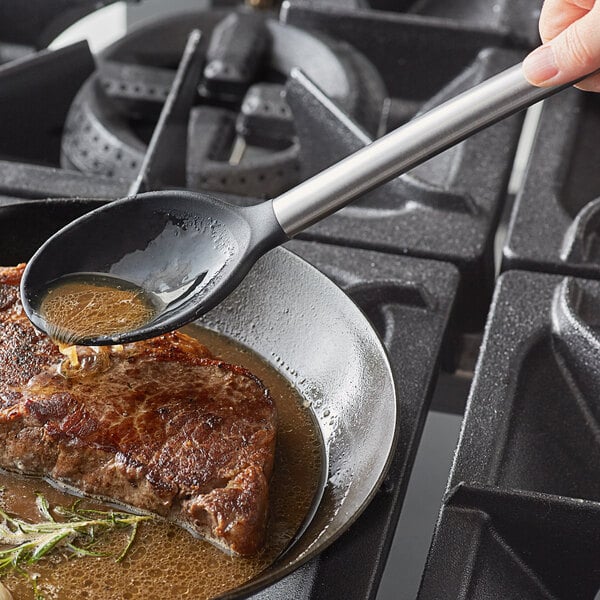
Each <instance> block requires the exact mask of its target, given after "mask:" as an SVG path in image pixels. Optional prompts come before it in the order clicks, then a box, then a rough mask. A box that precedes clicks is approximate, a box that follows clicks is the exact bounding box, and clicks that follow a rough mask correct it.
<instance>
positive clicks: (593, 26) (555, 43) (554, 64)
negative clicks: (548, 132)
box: [523, 3, 600, 89]
mask: <svg viewBox="0 0 600 600" xmlns="http://www.w3.org/2000/svg"><path fill="white" fill-rule="evenodd" d="M599 68H600V3H596V4H595V6H594V7H593V8H592V10H590V11H589V12H588V13H587V14H586V15H584V16H583V17H581V18H580V19H578V20H577V21H575V22H573V23H572V24H571V25H569V26H568V27H567V28H566V29H565V30H564V31H562V32H561V33H559V34H558V35H557V36H556V37H555V38H554V39H552V40H550V41H549V42H547V43H545V44H544V45H543V46H540V47H539V48H536V49H535V50H534V51H533V52H532V53H531V54H530V55H529V56H527V57H526V58H525V60H524V61H523V73H524V75H525V77H526V78H527V79H528V80H529V82H530V83H532V84H534V85H541V86H551V85H561V84H563V83H568V82H569V81H573V80H575V79H578V78H580V77H583V76H584V75H586V74H588V73H593V72H594V71H596V70H597V69H599ZM596 79H598V77H595V78H590V80H589V81H587V80H586V82H584V84H585V83H587V84H588V87H589V89H596V88H595V84H596ZM590 86H591V87H590ZM580 87H584V88H585V87H586V86H585V85H583V86H580ZM598 89H600V88H598Z"/></svg>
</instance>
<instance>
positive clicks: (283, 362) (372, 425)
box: [0, 200, 399, 598]
mask: <svg viewBox="0 0 600 600" xmlns="http://www.w3.org/2000/svg"><path fill="white" fill-rule="evenodd" d="M101 204H102V202H101V201H97V200H47V201H31V202H26V203H21V204H16V205H11V206H4V207H0V264H2V265H4V266H9V265H14V264H17V263H19V262H24V261H27V260H28V259H29V258H30V257H31V255H32V254H33V253H34V252H35V250H36V249H37V248H38V247H39V245H40V244H41V243H42V242H44V241H45V239H47V238H48V237H49V236H50V235H52V234H53V233H54V232H55V231H57V230H58V229H59V228H61V227H63V226H64V225H66V224H67V223H69V222H70V221H72V220H73V219H75V218H77V217H79V216H80V215H82V214H84V213H85V212H87V211H89V210H91V209H93V208H97V207H98V206H100V205H101ZM198 322H199V323H200V324H202V325H203V326H205V327H208V328H209V329H213V330H215V331H218V332H220V333H223V334H225V335H227V336H228V337H230V338H233V339H235V340H237V341H239V342H241V343H242V344H244V345H245V346H247V347H249V348H251V349H252V350H254V351H255V352H257V353H258V354H259V355H260V356H262V357H263V358H264V359H265V360H266V361H267V362H269V363H270V364H271V365H272V366H273V367H275V368H276V369H277V370H278V371H279V372H281V373H282V374H283V375H284V376H285V377H286V378H287V379H288V380H289V381H291V382H292V383H293V385H294V386H295V387H296V388H297V389H298V391H299V392H300V393H301V395H302V396H303V397H304V398H305V399H306V400H307V401H308V403H309V405H310V408H311V410H312V412H313V414H314V416H315V418H316V421H317V423H318V425H319V428H320V431H321V435H322V438H323V442H324V455H325V461H324V462H325V466H326V472H324V477H323V485H322V489H321V490H320V492H321V494H322V500H321V501H320V502H319V503H318V505H317V506H315V511H314V514H313V515H311V516H312V518H311V519H310V521H309V522H308V523H307V524H306V526H305V529H304V531H303V532H302V533H301V535H300V536H299V537H298V539H297V540H296V541H295V543H293V544H292V545H291V546H290V548H289V549H288V550H287V551H286V552H285V553H284V554H283V555H282V556H280V558H279V559H278V560H277V561H276V562H275V563H274V564H273V565H272V566H270V567H269V568H268V569H266V570H265V571H263V573H261V574H260V575H258V576H257V577H256V578H255V579H254V580H252V581H251V582H249V583H248V584H246V585H244V586H241V587H238V588H236V589H235V590H233V591H231V592H228V593H227V594H225V596H224V597H225V598H241V597H245V596H247V595H248V594H251V593H253V592H256V591H258V590H260V589H262V588H264V587H266V586H268V585H270V584H272V583H274V582H275V581H277V580H278V579H280V578H281V577H283V576H284V575H286V574H288V573H290V572H291V571H292V570H294V569H296V568H297V567H299V566H300V565H301V564H303V563H304V562H306V561H307V560H308V559H310V558H311V557H313V556H315V555H316V554H317V553H319V552H321V551H322V550H324V549H325V548H326V547H327V546H328V545H329V544H331V543H332V542H333V541H334V540H335V539H336V538H338V537H339V536H340V535H341V534H342V532H343V531H345V530H346V529H347V528H348V527H349V526H350V524H351V523H353V522H354V520H355V519H356V518H357V517H358V515H359V514H360V513H361V512H362V510H363V509H364V508H365V507H366V505H367V504H368V502H369V501H370V499H371V498H372V496H373V495H374V494H375V492H376V491H377V489H378V487H379V484H380V483H381V481H382V478H383V475H384V473H385V470H386V468H387V465H388V462H389V460H390V457H391V455H392V452H393V449H394V446H395V435H396V430H397V426H396V424H397V419H398V416H399V415H398V410H397V402H396V395H395V389H394V383H393V380H392V374H391V370H390V367H389V364H388V361H387V358H386V354H385V350H384V349H383V347H382V345H381V342H380V341H379V338H378V337H377V334H376V333H375V332H374V330H373V329H372V327H371V326H370V324H369V323H368V321H367V320H366V318H365V317H364V315H363V314H362V313H361V312H360V310H359V309H358V308H357V307H356V306H355V305H354V304H353V303H352V301H351V300H350V299H349V298H348V297H347V296H346V295H345V294H344V293H343V292H342V291H341V290H340V289H339V288H338V287H336V286H335V285H334V284H333V283H332V282H331V281H330V280H329V279H327V277H325V276H324V275H323V274H322V273H320V272H319V271H317V270H316V269H315V268H313V267H312V266H310V265H309V264H308V263H306V262H305V261H303V260H302V259H300V258H298V257H297V256H295V255H294V254H292V253H291V252H288V251H287V250H285V249H282V248H277V249H275V250H273V251H272V252H269V253H268V254H267V255H266V256H264V257H263V258H261V259H260V260H259V261H258V262H257V263H256V265H255V266H254V268H253V269H252V270H251V271H250V273H249V274H248V276H247V277H246V279H245V280H244V281H243V283H242V284H241V285H240V286H239V287H238V288H237V289H236V290H235V291H234V292H233V293H232V294H231V295H230V296H229V297H228V298H227V299H226V300H224V301H223V302H222V303H221V304H219V305H218V306H217V307H216V308H214V309H213V310H211V311H210V312H209V313H207V314H206V315H205V316H204V317H203V318H202V319H201V320H200V321H198Z"/></svg>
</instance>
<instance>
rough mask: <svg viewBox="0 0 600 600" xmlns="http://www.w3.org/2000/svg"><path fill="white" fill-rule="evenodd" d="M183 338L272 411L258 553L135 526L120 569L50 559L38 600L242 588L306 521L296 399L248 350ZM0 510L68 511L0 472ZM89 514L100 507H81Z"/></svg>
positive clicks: (310, 480)
mask: <svg viewBox="0 0 600 600" xmlns="http://www.w3.org/2000/svg"><path fill="white" fill-rule="evenodd" d="M185 331H186V333H188V334H191V335H193V336H194V337H196V338H197V339H199V340H200V341H201V342H202V343H203V344H205V345H206V346H207V347H208V348H209V349H210V350H211V351H212V352H213V353H214V354H215V355H216V356H219V357H221V358H223V359H225V360H226V361H228V362H231V363H237V364H241V365H243V366H245V367H246V368H248V369H249V370H250V371H252V372H253V373H254V374H255V375H256V376H257V377H259V378H261V379H262V380H263V382H264V383H265V385H266V386H267V387H268V388H269V390H270V392H271V395H272V397H273V399H274V401H275V403H276V405H277V413H278V437H277V449H276V456H275V467H274V470H273V476H272V479H271V484H270V505H269V510H270V517H269V526H268V533H267V543H266V546H265V549H264V551H263V552H262V553H261V554H260V555H258V556H256V557H253V558H237V557H231V556H229V555H227V554H225V553H223V552H222V551H220V550H218V549H217V548H215V547H214V546H212V545H211V544H209V543H208V542H204V541H202V540H198V539H197V538H194V537H192V535H191V534H190V533H188V532H187V531H185V530H183V529H181V528H180V527H178V526H176V525H173V524H170V523H167V522H165V521H160V520H156V521H152V522H149V523H142V524H141V526H140V528H139V530H138V536H137V538H136V542H135V544H134V546H133V547H132V549H131V551H130V553H129V554H128V555H127V557H126V558H125V560H124V562H123V563H118V564H117V563H115V562H114V560H113V559H111V558H91V557H86V558H81V559H72V560H69V561H67V560H65V559H64V558H62V557H61V556H53V557H52V558H51V559H49V560H46V561H42V562H41V563H39V564H37V565H35V568H34V569H33V570H34V572H35V573H37V574H39V588H40V591H41V592H42V593H43V594H44V597H45V598H52V599H53V600H54V599H56V600H63V599H65V600H66V599H69V600H72V599H73V598H90V599H91V598H93V599H94V600H119V599H121V600H137V599H140V600H141V599H147V598H161V599H164V600H169V599H180V598H181V599H186V598H188V599H193V600H203V599H204V600H206V599H209V598H214V597H215V596H218V595H219V594H222V593H224V592H226V591H227V590H231V589H233V588H235V587H237V586H239V585H242V584H243V583H245V582H247V581H249V580H250V579H252V578H253V577H255V576H256V575H258V574H259V573H260V572H261V571H263V570H264V569H266V568H267V567H268V566H269V565H270V564H271V563H272V562H273V561H274V560H275V559H276V558H277V556H278V555H279V554H280V553H281V551H282V550H284V549H285V548H286V546H287V545H288V544H289V542H290V540H292V539H293V538H294V535H295V534H296V532H297V531H298V529H299V528H300V527H301V525H302V524H303V522H304V520H305V518H306V516H307V514H308V513H309V511H310V509H311V506H312V503H313V498H314V497H315V492H316V491H317V489H318V485H319V481H320V476H321V464H322V463H321V452H322V447H321V443H322V442H321V438H320V434H319V433H318V430H317V428H316V426H315V423H314V421H313V418H312V416H311V413H310V412H309V411H308V410H307V409H306V408H304V407H303V406H302V398H301V397H300V396H299V394H298V393H297V392H296V391H295V390H294V389H293V388H292V387H291V385H290V384H289V383H288V382H287V380H285V379H284V378H283V377H282V376H281V375H279V373H277V372H276V371H275V370H274V369H273V368H272V367H271V366H269V365H268V364H267V363H265V362H264V361H263V360H262V359H261V358H259V357H257V356H256V355H255V354H254V353H252V352H251V351H249V350H248V349H246V348H244V347H242V346H240V345H238V344H236V343H235V342H233V341H231V340H229V339H227V338H225V337H223V336H221V335H218V334H215V333H212V332H209V331H206V330H203V329H200V328H199V327H196V326H191V327H187V328H186V329H185ZM0 486H2V487H3V488H4V492H3V493H2V495H1V496H0V501H1V502H0V503H1V504H2V506H3V507H4V508H5V509H6V510H7V511H8V512H10V513H14V514H17V515H19V516H21V517H23V518H28V519H31V520H35V518H36V515H37V509H36V507H35V491H41V492H43V493H44V495H45V496H46V497H47V498H48V499H49V501H50V503H51V504H52V505H53V506H54V505H56V504H62V505H67V506H68V505H70V504H71V503H72V502H73V496H70V495H67V494H65V493H63V492H61V491H59V490H57V489H54V488H52V487H51V486H50V485H49V484H47V483H45V482H43V481H41V480H39V479H29V478H24V477H21V476H15V475H11V474H6V473H2V472H0ZM86 503H87V504H89V505H90V506H103V507H106V505H100V504H98V503H94V502H91V501H90V502H88V501H86ZM108 539H109V540H110V543H111V544H112V545H111V546H110V548H107V550H108V551H111V549H112V551H113V552H114V550H117V551H120V549H122V545H123V541H124V540H123V538H122V537H121V536H120V534H118V535H116V536H115V537H111V536H109V538H108ZM3 582H4V583H5V584H6V585H7V587H8V588H9V589H10V590H11V591H12V593H13V596H14V598H15V600H17V599H25V598H26V599H31V598H33V594H32V590H31V585H30V583H29V582H28V581H26V580H25V579H24V578H23V577H19V576H18V575H11V576H10V577H8V578H6V579H3Z"/></svg>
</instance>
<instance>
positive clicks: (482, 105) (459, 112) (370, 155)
mask: <svg viewBox="0 0 600 600" xmlns="http://www.w3.org/2000/svg"><path fill="white" fill-rule="evenodd" d="M569 85H571V83H569V84H566V85H562V86H556V87H550V88H538V87H535V86H533V85H531V84H530V83H529V82H528V81H527V80H526V79H525V76H524V75H523V71H522V68H521V64H518V65H515V66H514V67H511V68H509V69H507V70H506V71H503V72H502V73H499V74H498V75H496V76H494V77H492V78H490V79H488V80H486V81H484V82H483V83H480V84H479V85H477V86H475V87H473V88H471V89H470V90H467V91H465V92H463V93H462V94H460V95H458V96H456V97H455V98H452V99H450V100H448V101H447V102H444V103H443V104H441V105H440V106H438V107H436V108H434V109H433V110H431V111H429V112H427V113H424V114H423V115H421V116H419V117H417V118H415V119H413V120H412V121H409V122H408V123H407V124H406V125H403V126H402V127H400V128H398V129H396V130H394V131H392V132H391V133H388V134H387V135H385V136H384V137H382V138H380V139H378V140H375V141H374V142H372V143H371V144H369V145H368V146H365V148H362V149H361V150H359V151H358V152H355V153H354V154H351V155H350V156H348V157H347V158H345V159H343V160H342V161H340V162H339V163H336V164H335V165H333V166H331V167H329V168H328V169H326V170H325V171H323V172H322V173H319V174H318V175H315V176H314V177H312V178H311V179H308V180H306V181H305V182H303V183H301V184H300V185H298V186H296V187H295V188H293V189H291V190H289V191H288V192H285V193H284V194H281V195H280V196H278V197H277V198H275V199H274V200H273V201H272V202H273V211H274V213H275V216H276V217H277V220H278V221H279V224H280V225H281V228H282V229H283V230H284V231H285V233H286V234H287V235H288V236H290V237H292V236H294V235H296V234H297V233H298V232H300V231H302V230H303V229H305V228H306V227H308V226H309V225H312V224H313V223H316V222H317V221H320V220H321V219H322V218H324V217H326V216H327V215H330V214H331V213H333V212H335V211H336V210H338V209H340V208H342V207H343V206H345V205H346V204H348V203H349V202H351V201H352V200H355V199H356V198H357V197H359V196H360V195H361V194H364V193H365V192H368V191H369V190H371V189H373V188H374V187H377V186H378V185H381V184H382V183H385V182H386V181H389V180H390V179H392V178H394V177H396V176H397V175H400V174H401V173H404V172H406V171H408V170H409V169H412V168H413V167H415V166H417V165H418V164H420V163H422V162H424V161H426V160H427V159H428V158H431V157H432V156H435V155H436V154H438V153H440V152H442V151H443V150H446V149H447V148H449V147H450V146H453V145H454V144H456V143H458V142H460V141H462V140H464V139H465V138H466V137H468V136H470V135H471V134H473V133H475V132H477V131H479V130H480V129H483V128H484V127H487V126H488V125H492V124H493V123H495V122H497V121H499V120H501V119H503V118H504V117H507V116H509V115H511V114H513V113H515V112H517V111H519V110H521V109H523V108H525V107H527V106H531V105H532V104H535V103H536V102H538V101H539V100H542V99H544V98H546V97H548V96H550V95H552V94H555V93H556V92H558V91H560V90H561V89H564V88H565V87H568V86H569Z"/></svg>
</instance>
